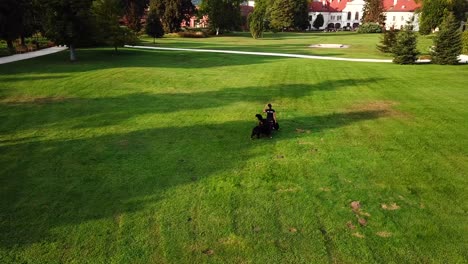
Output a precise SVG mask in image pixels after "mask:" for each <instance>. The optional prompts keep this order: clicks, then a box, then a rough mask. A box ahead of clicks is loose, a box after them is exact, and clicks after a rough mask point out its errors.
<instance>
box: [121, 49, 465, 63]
mask: <svg viewBox="0 0 468 264" xmlns="http://www.w3.org/2000/svg"><path fill="white" fill-rule="evenodd" d="M125 47H127V48H136V49H153V50H177V51H194V52H212V53H227V54H244V55H257V56H274V57H288V58H303V59H314V60H334V61H355V62H381V63H391V62H392V60H382V59H352V58H337V57H326V56H314V55H301V54H286V53H271V52H250V51H235V50H210V49H183V48H162V47H149V46H130V45H125ZM418 62H420V63H428V62H430V60H419V61H418ZM460 63H468V55H460Z"/></svg>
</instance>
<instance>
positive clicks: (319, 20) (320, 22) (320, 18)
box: [312, 14, 325, 29]
mask: <svg viewBox="0 0 468 264" xmlns="http://www.w3.org/2000/svg"><path fill="white" fill-rule="evenodd" d="M324 22H325V21H324V19H323V15H322V14H318V15H317V17H316V18H315V20H314V23H313V24H312V26H313V27H314V28H316V29H319V28H321V27H322V26H323V23H324Z"/></svg>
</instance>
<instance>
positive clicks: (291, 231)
mask: <svg viewBox="0 0 468 264" xmlns="http://www.w3.org/2000/svg"><path fill="white" fill-rule="evenodd" d="M289 232H290V233H297V228H294V227H290V228H289Z"/></svg>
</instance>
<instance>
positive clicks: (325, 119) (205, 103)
mask: <svg viewBox="0 0 468 264" xmlns="http://www.w3.org/2000/svg"><path fill="white" fill-rule="evenodd" d="M78 56H79V59H80V60H79V62H77V63H73V64H71V63H68V62H67V60H66V59H67V54H66V53H64V52H62V53H58V54H54V55H51V56H46V57H41V58H37V59H34V60H28V61H22V62H18V63H14V64H10V65H1V66H0V73H1V74H0V83H1V84H2V85H1V86H0V124H1V125H0V193H1V194H2V199H1V200H0V233H1V234H2V236H1V237H0V262H2V263H12V262H20V263H21V262H33V263H46V262H94V263H96V262H106V263H107V262H124V263H127V262H133V263H135V262H136V263H148V262H154V263H200V262H202V263H203V262H216V263H218V262H224V263H226V262H227V263H240V262H253V263H268V262H271V260H272V259H274V260H277V261H278V262H281V263H282V262H294V263H323V262H339V263H357V262H359V263H375V262H383V263H386V262H392V261H394V262H396V261H400V262H405V263H413V262H445V261H447V262H463V261H465V260H466V258H467V257H468V256H467V254H466V244H465V242H464V241H466V235H465V232H464V230H466V228H467V224H466V221H465V219H466V210H467V204H466V202H465V201H466V198H467V197H466V187H467V180H466V177H465V175H466V173H467V169H468V167H467V164H468V163H467V159H466V157H467V152H466V149H468V148H467V147H468V146H467V136H466V131H467V124H468V122H467V121H468V120H467V119H468V116H467V113H468V109H467V104H466V102H467V99H468V98H467V96H468V95H467V93H466V89H465V84H466V82H467V81H468V79H467V78H468V77H467V76H466V74H464V73H466V67H464V66H459V67H442V66H437V65H415V66H398V65H392V64H389V65H381V64H371V63H345V62H328V61H315V60H314V61H312V60H301V59H283V58H271V57H260V56H252V57H251V56H235V55H226V54H198V53H184V52H158V51H146V50H125V49H124V50H122V51H121V52H119V53H118V54H115V53H113V52H112V51H108V50H104V49H89V50H80V52H79V54H78ZM268 102H271V103H272V104H273V106H274V107H275V108H276V110H277V111H278V118H279V121H280V124H281V128H282V129H281V131H279V132H278V133H275V135H274V138H273V139H271V140H270V139H261V140H253V141H251V140H250V139H249V135H250V129H251V128H252V127H253V126H254V125H255V117H254V115H255V114H256V113H258V112H260V111H261V109H262V107H263V106H264V104H265V103H268ZM352 201H360V204H361V208H360V209H359V210H354V211H353V210H352V208H351V207H350V204H351V202H352ZM393 203H395V204H396V205H397V206H398V209H396V210H387V209H384V208H386V206H385V207H384V206H383V204H385V205H387V204H388V205H390V204H393ZM391 208H396V207H393V206H392V207H391ZM359 219H364V220H365V226H364V225H361V224H359ZM349 222H350V223H351V225H350V224H348V223H349ZM361 222H362V220H361ZM362 223H363V222H362Z"/></svg>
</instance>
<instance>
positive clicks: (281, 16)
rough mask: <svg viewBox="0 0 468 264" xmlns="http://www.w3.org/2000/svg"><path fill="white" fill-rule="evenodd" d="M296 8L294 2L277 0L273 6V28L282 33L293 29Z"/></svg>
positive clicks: (291, 0) (271, 23)
mask: <svg viewBox="0 0 468 264" xmlns="http://www.w3.org/2000/svg"><path fill="white" fill-rule="evenodd" d="M295 7H296V6H295V2H294V0H275V1H274V2H273V4H272V6H271V13H270V17H271V20H270V26H271V28H272V29H275V30H280V31H282V30H284V29H290V28H293V27H294V16H295Z"/></svg>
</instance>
